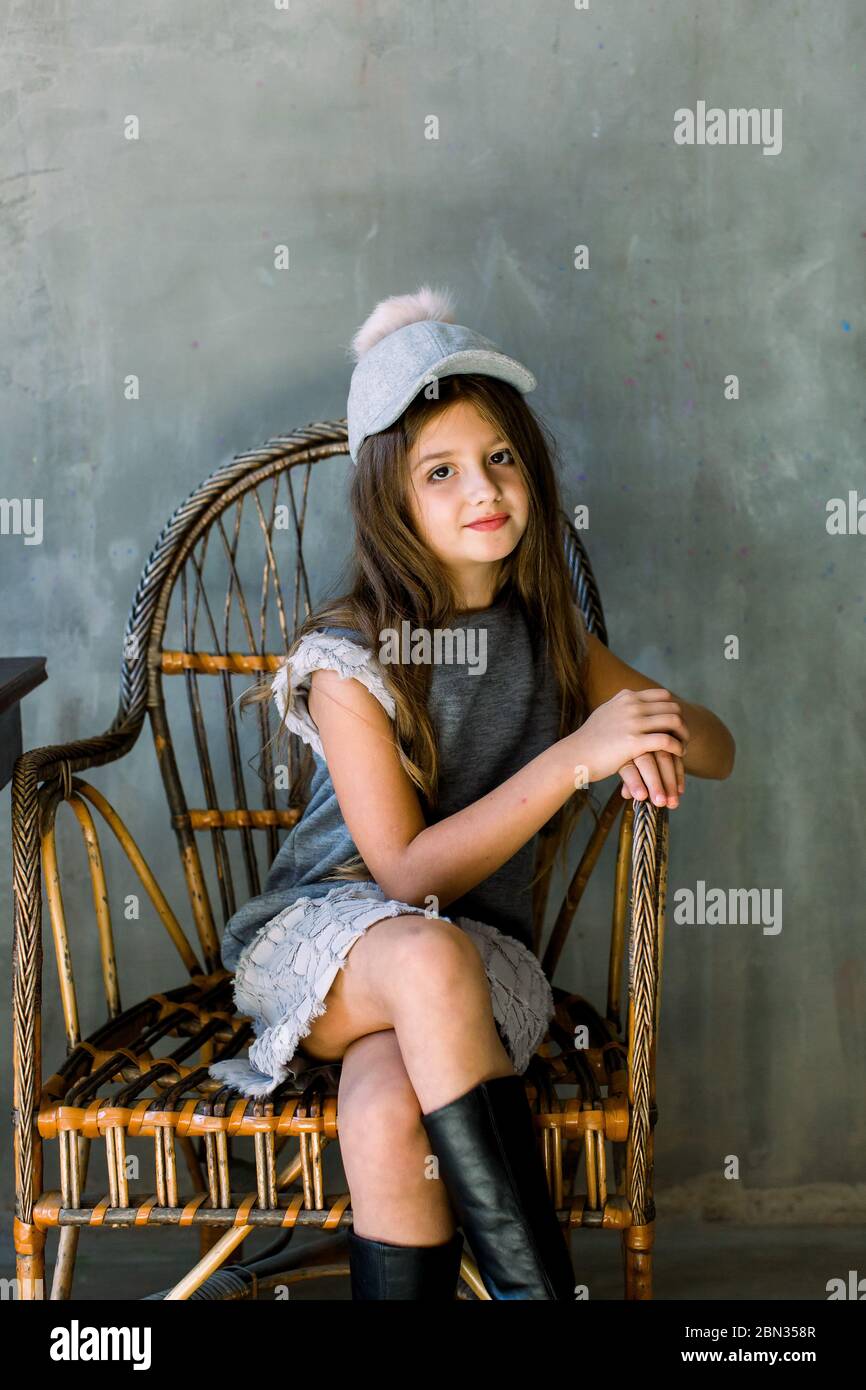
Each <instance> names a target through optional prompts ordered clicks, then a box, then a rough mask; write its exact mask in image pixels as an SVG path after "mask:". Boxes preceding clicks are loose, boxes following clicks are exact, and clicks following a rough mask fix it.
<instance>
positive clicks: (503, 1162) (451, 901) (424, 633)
mask: <svg viewBox="0 0 866 1390" xmlns="http://www.w3.org/2000/svg"><path fill="white" fill-rule="evenodd" d="M352 351H353V354H354V357H355V360H356V366H355V369H354V372H353V375H352V382H351V388H350V392H349V401H348V432H349V451H350V454H351V458H352V461H353V463H354V464H355V465H356V466H355V471H354V476H353V482H352V492H351V505H352V512H353V517H354V523H355V557H354V576H353V582H352V584H351V588H350V591H349V592H348V593H347V594H346V595H345V596H344V597H343V598H341V599H337V600H334V601H333V602H331V603H329V604H327V605H325V606H324V607H322V608H321V609H320V610H319V612H318V613H317V614H314V615H312V616H311V617H310V618H309V619H308V620H307V621H306V622H305V623H304V624H303V625H302V627H301V629H300V631H299V634H298V636H297V638H296V640H295V642H294V643H293V645H292V647H291V649H290V651H289V654H288V656H287V658H286V661H285V663H284V665H283V666H282V667H281V669H280V670H279V671H278V673H277V676H276V678H275V679H274V681H273V686H272V690H273V695H274V699H275V702H276V705H277V708H278V710H279V712H280V714H281V716H282V724H281V727H282V728H287V729H288V730H291V731H292V732H293V733H295V734H297V735H299V737H300V738H301V739H302V740H304V741H305V742H306V743H308V744H309V745H310V746H311V748H312V749H313V755H314V759H315V772H314V776H313V780H312V783H311V787H310V794H309V800H308V802H307V804H306V807H305V810H304V814H303V816H302V817H301V819H300V820H299V821H298V822H297V824H296V825H295V826H294V828H293V830H292V832H291V833H290V834H289V835H288V836H287V838H286V840H285V841H284V843H283V845H282V847H281V849H280V851H279V853H278V855H277V857H276V859H275V861H274V863H273V865H272V867H271V871H270V873H269V875H268V880H267V883H266V891H265V892H264V893H263V894H262V895H261V896H260V897H258V898H255V899H253V901H252V902H249V903H247V904H246V905H245V906H244V907H242V908H241V909H240V911H239V912H237V913H235V915H234V916H233V917H232V918H231V920H230V921H229V922H228V923H227V926H226V930H225V936H224V939H223V947H222V958H223V961H224V964H225V966H226V968H227V969H230V970H234V971H235V972H236V978H235V1000H236V1004H237V1007H238V1009H239V1010H240V1011H241V1012H242V1013H245V1014H249V1015H250V1016H251V1017H252V1018H253V1020H254V1028H255V1032H256V1041H255V1043H254V1044H253V1046H252V1047H251V1048H250V1053H249V1061H243V1060H240V1059H235V1060H228V1061H224V1062H218V1063H215V1064H213V1065H212V1066H211V1067H210V1072H211V1074H212V1075H213V1076H215V1077H217V1078H218V1079H219V1080H221V1081H228V1082H230V1083H231V1084H232V1085H233V1086H235V1087H236V1088H237V1089H238V1090H240V1091H242V1092H243V1093H244V1094H246V1095H250V1096H261V1095H267V1094H269V1093H270V1092H271V1091H273V1090H274V1089H275V1087H276V1086H278V1085H279V1084H280V1083H282V1082H283V1081H285V1080H286V1079H287V1078H288V1077H289V1076H290V1075H291V1076H292V1077H293V1078H294V1080H295V1082H296V1083H297V1082H298V1081H299V1078H301V1077H302V1076H303V1077H304V1078H305V1079H307V1078H308V1077H309V1075H311V1074H312V1072H313V1071H314V1070H316V1069H319V1068H322V1069H324V1070H330V1071H331V1076H332V1079H334V1080H336V1081H338V1084H339V1095H338V1114H339V1125H340V1149H341V1154H342V1158H343V1163H344V1166H345V1170H346V1178H347V1181H348V1184H349V1188H350V1191H351V1198H352V1211H353V1218H354V1230H353V1231H351V1232H350V1233H349V1251H350V1267H351V1278H352V1294H353V1298H358V1299H365V1298H376V1299H383V1298H384V1299H390V1298H400V1299H438V1300H441V1299H453V1297H454V1293H455V1287H456V1281H457V1276H458V1272H459V1266H460V1256H461V1252H462V1246H463V1238H462V1236H461V1234H460V1232H459V1231H458V1230H457V1229H456V1226H457V1224H458V1223H459V1225H461V1226H462V1228H463V1232H464V1233H465V1235H466V1237H467V1238H468V1240H469V1243H470V1245H471V1248H472V1252H473V1254H474V1256H475V1258H476V1260H477V1262H478V1266H479V1272H480V1275H481V1278H482V1280H483V1282H484V1284H485V1287H486V1288H487V1290H488V1292H489V1293H490V1295H491V1297H492V1298H494V1299H512V1298H515V1299H516V1298H529V1299H569V1298H571V1297H572V1296H573V1282H574V1277H573V1271H572V1267H571V1260H570V1257H569V1254H568V1248H567V1245H566V1241H565V1240H564V1239H563V1233H562V1230H561V1228H560V1226H559V1223H558V1220H557V1217H556V1213H555V1211H554V1208H553V1205H552V1203H551V1201H550V1196H549V1193H548V1189H547V1184H546V1180H545V1175H544V1168H543V1165H542V1161H541V1158H540V1155H539V1153H538V1148H537V1141H536V1137H535V1131H534V1124H533V1120H532V1115H531V1111H530V1108H529V1103H528V1100H527V1097H526V1091H525V1085H524V1082H523V1080H522V1073H523V1072H524V1071H525V1069H526V1067H527V1065H528V1063H529V1060H530V1058H531V1057H532V1055H533V1053H534V1051H535V1050H536V1048H537V1046H538V1045H539V1043H540V1042H541V1041H542V1039H543V1038H544V1036H545V1033H546V1030H547V1026H548V1023H549V1020H550V1018H551V1016H552V1013H553V997H552V994H551V990H550V986H549V984H548V981H547V979H546V978H545V976H544V974H543V972H542V970H541V966H540V964H539V961H538V959H537V958H536V956H535V955H534V953H533V951H532V936H531V926H532V868H533V863H534V856H535V848H536V837H537V834H538V832H539V831H540V830H541V828H542V827H543V826H545V825H546V824H547V822H549V821H552V820H553V818H556V825H557V834H558V843H559V845H560V847H562V846H564V845H565V844H566V843H567V838H568V834H569V832H570V830H571V828H572V826H573V824H574V820H575V818H576V816H577V815H578V814H579V813H580V810H581V809H582V806H583V805H584V803H585V801H586V798H587V795H588V787H589V785H591V784H592V783H593V782H597V781H599V780H601V779H603V778H605V777H609V776H611V775H612V774H613V773H618V774H619V775H620V777H621V778H622V781H623V787H622V792H623V795H624V796H632V797H636V798H638V799H640V798H643V797H645V796H652V797H653V799H654V801H655V802H656V803H657V804H659V805H668V806H669V807H676V806H677V805H678V804H679V795H680V794H681V793H682V792H683V791H684V788H685V782H684V772H685V771H689V772H693V773H694V774H695V775H697V776H699V777H727V776H728V775H729V773H730V771H731V768H732V766H733V759H734V742H733V739H732V737H731V735H730V733H729V732H728V730H727V729H726V728H725V726H724V724H722V723H721V721H720V720H719V719H717V718H716V716H715V715H713V714H712V713H711V712H710V711H709V710H706V709H704V708H702V707H701V706H699V705H691V704H687V703H686V702H685V701H684V700H681V699H680V698H679V697H678V696H676V695H674V694H673V693H672V692H671V691H669V690H665V689H660V688H659V687H658V686H656V684H655V683H654V682H653V681H652V680H650V679H649V678H648V677H646V676H643V675H641V673H640V672H638V671H635V670H632V668H630V667H629V666H626V665H625V664H624V663H623V662H621V661H619V660H618V659H617V658H616V657H615V656H614V655H613V654H612V653H611V652H609V651H608V650H607V648H606V647H605V646H604V644H603V643H601V642H599V641H598V640H597V639H596V638H594V637H592V636H591V635H590V634H589V633H588V632H587V631H586V628H585V626H584V624H583V621H582V618H581V616H580V611H579V609H578V607H577V605H576V604H575V602H574V599H573V597H572V591H571V583H570V579H569V574H568V569H567V565H566V561H565V555H564V549H563V540H562V531H561V516H562V513H561V503H560V496H559V490H558V485H557V481H556V477H555V473H554V468H553V462H552V457H553V450H554V445H553V442H552V440H551V439H550V437H549V435H548V433H547V431H546V428H545V427H544V426H543V425H542V424H541V423H540V421H539V420H538V419H537V417H536V416H535V414H534V413H533V412H532V410H531V409H530V408H529V406H528V405H527V403H526V402H525V400H524V394H525V393H526V392H528V391H531V390H532V389H533V388H534V386H535V385H536V381H535V378H534V377H533V375H532V373H531V372H529V371H528V370H527V369H526V368H525V367H523V366H522V365H521V364H520V363H518V362H516V361H515V360H514V359H513V358H510V357H507V356H505V355H504V354H503V353H501V352H500V351H499V350H498V349H497V348H496V347H495V345H494V344H493V343H491V342H490V341H489V340H488V339H486V338H483V337H481V335H480V334H477V333H475V332H473V331H472V330H470V329H468V328H464V327H463V326H461V325H458V324H455V322H454V317H453V306H452V303H451V301H450V296H449V295H448V294H447V293H441V292H438V291H432V290H431V289H430V288H429V287H427V286H423V287H422V288H421V289H419V290H418V292H417V293H416V294H415V295H404V296H393V297H391V298H390V299H386V300H384V301H383V302H382V303H381V304H379V305H378V306H377V308H376V309H375V310H374V312H373V313H372V314H371V315H370V317H369V319H368V320H367V321H366V323H365V324H364V325H363V326H362V327H361V328H360V329H359V330H358V332H357V333H356V335H355V337H354V339H353V342H352ZM269 693H270V691H269V689H268V687H267V686H266V687H265V688H264V690H261V688H259V689H258V690H256V689H254V690H253V691H252V692H248V694H247V695H246V696H245V697H243V698H244V700H246V699H247V698H260V697H261V696H262V695H264V697H265V698H267V696H268V695H269ZM335 884H336V886H335ZM437 1165H438V1171H437ZM440 1179H441V1180H440Z"/></svg>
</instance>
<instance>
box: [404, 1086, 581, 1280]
mask: <svg viewBox="0 0 866 1390" xmlns="http://www.w3.org/2000/svg"><path fill="white" fill-rule="evenodd" d="M421 1122H422V1124H423V1125H424V1128H425V1129H426V1131H427V1134H428V1136H429V1138H430V1143H431V1146H432V1149H433V1153H434V1154H435V1155H436V1157H437V1158H438V1159H439V1168H440V1173H441V1175H442V1177H443V1179H444V1181H445V1186H446V1188H447V1189H448V1194H449V1197H450V1199H451V1202H452V1205H453V1206H454V1210H455V1211H456V1213H457V1216H458V1219H459V1221H460V1223H461V1225H462V1227H463V1230H464V1231H465V1233H466V1236H467V1238H468V1240H469V1244H470V1246H471V1247H472V1253H473V1255H474V1256H475V1258H476V1260H477V1262H478V1269H479V1273H480V1275H481V1278H482V1280H483V1282H484V1287H485V1288H486V1289H487V1291H488V1293H489V1294H490V1296H491V1298H494V1299H562V1300H566V1299H568V1300H571V1299H573V1298H574V1271H573V1269H572V1264H571V1256H570V1254H569V1249H568V1245H567V1244H566V1239H565V1235H564V1233H563V1230H562V1227H561V1226H560V1224H559V1220H558V1218H557V1215H556V1212H555V1210H554V1207H553V1203H552V1201H551V1199H550V1191H549V1188H548V1185H547V1177H546V1175H545V1171H544V1164H543V1163H542V1160H541V1155H540V1154H539V1152H538V1141H537V1139H536V1135H535V1125H534V1123H533V1119H532V1111H531V1109H530V1106H529V1101H528V1099H527V1095H526V1087H525V1084H524V1081H523V1078H522V1077H520V1076H518V1075H516V1074H515V1073H512V1074H510V1075H508V1076H495V1077H492V1078H491V1079H490V1080H489V1081H482V1082H481V1083H480V1084H479V1085H478V1086H475V1087H473V1089H472V1090H471V1091H467V1093H466V1094H465V1095H463V1096H458V1098H457V1099H456V1100H453V1101H450V1102H449V1103H448V1104H447V1105H443V1106H440V1107H439V1109H437V1110H433V1111H431V1112H430V1113H428V1114H426V1115H424V1114H422V1116H421Z"/></svg>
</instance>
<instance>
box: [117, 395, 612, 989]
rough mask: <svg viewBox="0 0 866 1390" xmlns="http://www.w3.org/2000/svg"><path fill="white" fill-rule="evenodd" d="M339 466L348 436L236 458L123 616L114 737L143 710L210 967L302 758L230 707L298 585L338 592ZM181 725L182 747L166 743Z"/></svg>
mask: <svg viewBox="0 0 866 1390" xmlns="http://www.w3.org/2000/svg"><path fill="white" fill-rule="evenodd" d="M348 467H351V464H349V463H348V441H347V433H346V422H345V421H328V422H324V423H317V424H313V425H310V426H308V427H307V428H305V429H302V430H299V431H298V432H297V433H295V434H292V435H286V436H280V437H278V438H276V439H272V440H269V441H268V443H267V444H265V445H264V446H263V447H262V448H261V449H258V450H256V451H254V452H251V453H247V454H242V455H238V456H237V457H235V458H234V459H232V461H231V462H230V463H228V464H225V465H224V466H222V467H221V468H219V469H217V470H216V472H214V473H213V474H212V475H211V476H210V477H209V478H207V479H206V480H205V482H204V483H202V484H201V486H200V487H198V488H196V489H195V490H194V491H193V492H192V493H191V494H190V496H189V497H188V498H187V500H186V501H185V502H184V503H183V505H182V506H181V507H179V508H178V509H177V511H176V512H175V513H174V514H173V515H172V517H171V518H170V520H169V521H168V523H167V524H166V526H165V528H164V529H163V531H162V533H161V535H160V537H159V540H158V541H157V543H156V546H155V547H154V549H153V551H152V553H151V555H150V557H149V559H148V561H147V564H146V566H145V568H144V572H143V574H142V577H141V580H140V582H139V585H138V589H137V591H136V595H135V599H134V601H133V605H132V609H131V611H130V616H129V620H128V622H127V628H126V633H125V636H124V653H123V663H122V681H121V704H120V708H119V710H118V714H117V717H116V719H115V722H114V724H113V725H112V728H113V729H118V728H121V727H129V726H130V725H133V724H134V723H136V722H138V721H140V719H141V717H142V714H143V709H144V707H145V706H146V709H147V713H148V714H149V716H150V720H151V728H152V732H153V736H154V742H155V747H156V753H157V758H158V760H159V764H160V768H161V771H162V776H163V780H164V784H165V788H166V793H167V796H168V803H169V810H170V814H171V822H172V827H173V829H174V831H175V833H176V836H177V839H178V844H179V848H180V853H181V862H182V865H183V869H184V876H185V880H186V883H187V887H188V890H189V894H190V902H191V905H192V910H193V915H194V920H195V923H196V927H197V930H198V935H199V939H200V942H201V945H202V949H203V953H204V959H205V962H206V966H207V968H211V969H212V968H214V967H215V966H218V965H219V939H220V938H221V936H222V927H223V926H224V924H225V922H226V921H227V920H228V918H229V917H230V916H231V915H232V914H233V913H234V912H235V911H236V910H237V908H238V907H239V906H240V905H241V903H242V902H244V901H246V900H247V899H248V898H250V897H254V896H256V895H257V894H258V893H260V892H261V891H262V886H263V882H264V877H265V875H266V874H267V870H268V867H269V866H270V864H271V862H272V861H273V859H274V857H275V855H276V853H277V850H278V848H279V845H280V843H281V841H282V838H283V836H284V835H285V833H286V832H287V831H288V830H289V829H290V827H291V826H292V825H294V823H295V822H296V820H297V819H298V817H299V816H300V814H301V812H302V810H303V805H304V796H305V789H306V782H307V778H308V774H309V772H310V770H311V764H312V757H311V754H310V750H309V748H308V747H307V746H306V745H305V744H303V743H302V742H301V740H299V739H297V738H296V737H295V736H294V735H292V736H290V751H289V759H288V765H287V766H283V767H280V766H279V765H277V764H275V761H274V751H275V745H274V743H272V742H271V743H269V739H271V735H272V729H273V719H272V716H271V708H270V705H271V702H270V701H267V702H262V703H261V704H258V705H253V706H252V707H251V708H252V710H253V711H254V714H253V716H252V717H251V716H250V714H247V716H246V717H245V718H244V719H243V720H241V716H240V711H239V709H238V707H237V706H236V703H235V702H236V700H237V698H238V696H239V695H240V693H241V692H242V691H243V690H244V689H245V688H247V687H248V686H250V685H251V684H253V683H254V682H255V680H256V678H257V675H258V676H259V678H260V679H264V678H268V676H269V673H273V672H274V671H275V670H276V669H277V667H278V666H279V664H280V662H281V661H282V659H283V658H284V656H285V654H286V652H287V651H288V649H289V647H290V645H291V643H292V641H293V639H294V635H295V631H296V629H297V627H298V626H299V624H300V623H301V622H302V621H303V620H304V619H305V618H306V617H307V616H308V615H309V613H310V612H311V611H312V608H313V605H314V601H315V602H319V601H320V599H321V597H322V594H321V593H318V592H317V593H316V594H315V595H313V596H311V594H310V587H309V579H308V576H309V574H310V573H315V574H316V575H323V576H324V581H325V582H324V588H326V589H327V590H328V592H337V585H338V581H339V580H340V579H341V578H342V577H344V575H343V572H344V564H345V561H346V560H348V558H349V555H350V550H351V540H352V537H351V520H350V517H349V515H348V513H347V506H346V498H347V468H348ZM311 517H315V525H313V524H312V522H311V523H310V524H309V526H307V521H308V518H311ZM562 529H563V544H564V546H565V552H566V557H567V561H568V565H569V570H570V573H571V577H572V584H573V588H574V594H575V597H576V599H577V600H578V602H579V604H580V608H581V611H582V613H583V616H584V620H585V622H586V625H587V628H588V629H589V631H591V632H594V633H595V634H596V635H597V636H598V637H599V638H600V639H601V640H602V641H604V642H606V641H607V636H606V631H605V624H604V617H603V613H602V607H601V601H600V598H599V594H598V589H597V585H596V583H595V579H594V576H593V573H592V569H591V567H590V564H589V560H588V557H587V555H586V551H585V549H584V547H583V544H582V542H581V540H580V537H579V535H578V533H577V531H576V530H575V529H574V527H573V526H572V524H571V522H570V520H569V518H568V517H567V516H566V515H565V513H563V515H562ZM172 677H180V678H181V679H178V680H175V679H170V678H172ZM167 678H168V679H167ZM184 706H185V709H184ZM185 717H188V718H189V719H190V720H191V726H192V735H193V737H192V740H190V739H188V738H187V737H184V738H180V737H177V736H176V733H177V731H178V730H179V727H180V725H179V722H178V721H180V719H181V718H185ZM182 764H183V766H182ZM257 768H260V771H257ZM203 836H204V837H207V838H208V839H209V840H210V850H211V855H210V859H209V860H208V862H207V867H206V856H204V855H203V854H202V853H201V851H200V843H201V839H202V837H203Z"/></svg>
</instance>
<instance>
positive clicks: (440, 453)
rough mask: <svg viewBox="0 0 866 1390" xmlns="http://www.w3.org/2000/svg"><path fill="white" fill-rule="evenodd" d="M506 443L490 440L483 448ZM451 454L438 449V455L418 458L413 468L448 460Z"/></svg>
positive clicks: (504, 441)
mask: <svg viewBox="0 0 866 1390" xmlns="http://www.w3.org/2000/svg"><path fill="white" fill-rule="evenodd" d="M506 442H507V441H506V440H504V439H491V440H490V442H489V443H488V444H487V445H486V446H485V447H486V448H487V449H492V448H493V446H494V444H505V443H506ZM453 453H454V450H453V449H440V450H439V451H438V453H435V454H425V455H424V457H423V458H420V459H419V460H418V462H417V463H416V464H415V468H420V467H421V464H422V463H429V462H430V460H431V459H447V458H450V457H451V455H452V454H453ZM412 471H413V473H414V471H415V469H413V470H412Z"/></svg>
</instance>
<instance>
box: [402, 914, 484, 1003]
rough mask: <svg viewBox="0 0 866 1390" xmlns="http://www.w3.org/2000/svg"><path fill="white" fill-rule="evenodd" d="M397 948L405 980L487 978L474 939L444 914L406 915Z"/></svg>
mask: <svg viewBox="0 0 866 1390" xmlns="http://www.w3.org/2000/svg"><path fill="white" fill-rule="evenodd" d="M399 920H401V921H402V923H403V924H404V926H403V930H402V932H401V933H400V936H399V940H398V945H397V949H396V951H395V964H396V966H397V970H398V976H399V979H400V981H401V982H402V983H405V984H409V983H410V982H418V983H421V984H422V985H423V983H424V982H440V983H442V982H444V983H445V984H446V986H451V985H453V984H462V983H464V982H465V981H466V980H467V979H469V978H472V977H474V978H475V979H476V980H477V981H481V980H483V979H484V978H485V972H484V963H483V961H482V959H481V956H480V954H479V951H478V948H477V946H476V945H475V943H474V941H473V940H472V938H471V937H470V936H469V935H468V934H467V933H466V932H465V931H462V930H461V928H460V927H458V926H457V924H456V923H455V922H446V921H445V920H444V919H443V918H441V917H404V918H402V919H399Z"/></svg>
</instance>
